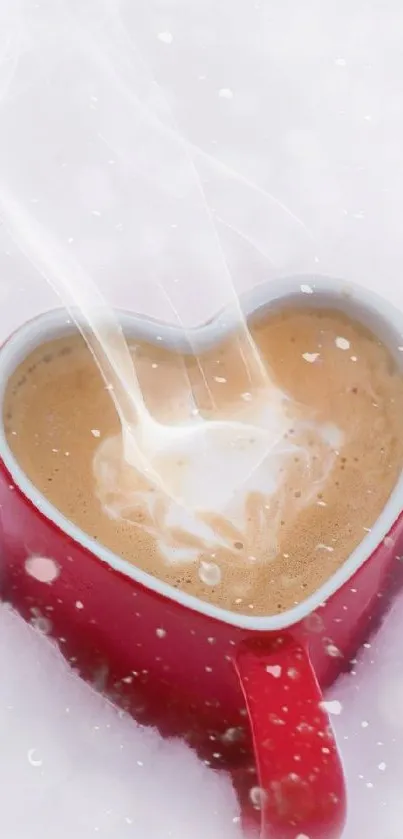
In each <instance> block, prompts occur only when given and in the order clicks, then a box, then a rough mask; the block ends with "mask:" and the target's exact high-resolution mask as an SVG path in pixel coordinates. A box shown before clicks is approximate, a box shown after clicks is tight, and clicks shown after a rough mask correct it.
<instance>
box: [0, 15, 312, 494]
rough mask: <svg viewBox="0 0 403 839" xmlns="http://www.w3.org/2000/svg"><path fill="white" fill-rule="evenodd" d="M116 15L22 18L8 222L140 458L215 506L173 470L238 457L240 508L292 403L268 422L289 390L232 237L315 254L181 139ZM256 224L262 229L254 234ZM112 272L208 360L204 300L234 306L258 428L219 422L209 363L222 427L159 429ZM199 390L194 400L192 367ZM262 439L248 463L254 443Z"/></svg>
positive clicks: (2, 191) (7, 123) (168, 482)
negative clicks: (232, 263) (58, 303)
mask: <svg viewBox="0 0 403 839" xmlns="http://www.w3.org/2000/svg"><path fill="white" fill-rule="evenodd" d="M103 12H104V15H105V16H104V17H103V18H102V16H101V18H100V21H99V22H98V26H97V27H94V26H93V21H92V20H89V19H88V20H87V18H86V11H85V7H83V8H82V7H81V6H80V8H78V7H77V8H76V7H75V5H74V4H72V6H68V4H66V7H65V8H64V11H63V15H61V14H60V10H58V16H57V18H55V19H54V20H52V18H51V17H50V16H49V14H48V15H47V18H46V23H47V25H46V27H43V26H41V12H40V10H38V14H37V15H35V16H33V17H32V18H29V17H26V18H25V19H24V24H23V29H21V28H20V27H21V26H22V24H21V21H20V20H19V18H18V15H16V18H15V22H16V37H15V39H12V38H11V39H10V43H9V45H8V49H9V50H11V52H12V58H13V61H12V63H11V65H10V63H8V64H7V72H4V73H3V77H0V81H1V82H2V89H3V102H2V106H1V112H0V113H1V125H0V128H1V131H0V161H1V160H5V161H7V167H5V166H3V165H2V164H1V163H0V207H1V213H2V218H3V222H4V223H5V224H6V226H7V228H8V229H9V231H10V233H11V235H12V237H13V239H14V241H15V243H16V244H17V246H18V247H19V248H20V250H21V251H22V252H23V253H24V254H25V255H26V257H27V258H28V259H29V261H30V262H31V264H32V265H34V266H35V267H36V268H37V270H38V272H39V273H40V274H41V275H42V276H43V277H44V278H45V279H46V280H47V282H48V283H49V284H50V285H51V286H52V287H53V288H54V289H55V290H56V291H57V293H58V294H59V295H60V297H61V299H62V301H63V303H64V305H65V306H66V307H67V309H68V310H69V311H70V314H71V316H72V317H73V318H74V319H75V320H76V323H77V325H78V327H79V329H80V330H81V331H82V333H83V334H84V337H85V339H86V341H87V343H88V345H89V347H90V349H91V351H92V353H93V355H94V358H95V360H96V362H97V364H98V365H99V368H100V370H101V372H102V375H103V376H104V379H105V381H106V383H107V385H108V387H109V388H110V392H111V397H112V398H113V400H114V402H115V405H116V408H117V411H118V414H119V417H120V421H121V426H122V433H123V440H124V450H125V457H126V460H127V461H128V462H129V463H130V464H131V465H132V466H134V467H135V468H136V469H137V470H139V471H140V472H143V473H144V474H145V475H147V477H148V478H149V479H150V480H151V481H152V482H153V483H154V484H155V485H157V486H158V487H159V488H160V489H161V490H162V491H163V492H165V493H167V494H168V495H169V496H172V497H173V498H174V499H175V501H177V502H178V503H180V504H182V505H188V506H190V507H191V508H197V509H205V508H206V506H207V507H208V504H209V503H211V487H209V485H208V482H202V484H201V485H200V486H202V488H203V493H204V496H203V497H202V495H201V489H200V486H198V485H196V484H195V483H194V482H193V483H192V482H190V483H189V481H187V482H186V481H185V483H184V485H183V487H182V486H180V485H179V484H178V481H177V480H176V476H175V474H174V470H172V463H173V462H174V461H175V459H177V458H178V457H179V456H181V455H183V454H184V455H185V457H187V456H188V452H189V451H191V450H193V451H198V452H201V451H204V453H205V455H206V462H210V463H211V462H212V461H214V459H217V457H219V454H220V452H221V450H222V448H223V447H224V448H225V447H227V448H228V447H230V448H231V459H230V461H228V462H231V464H232V471H231V472H230V474H229V475H228V485H227V487H226V488H224V487H221V495H220V498H219V499H218V504H219V507H220V508H224V507H225V505H226V504H227V503H228V501H229V500H230V497H232V495H233V494H234V492H235V491H236V489H237V487H239V486H241V485H243V484H244V483H245V482H247V481H248V479H249V477H250V476H251V475H252V474H253V473H254V471H255V470H256V469H258V468H259V466H260V465H261V463H262V462H263V461H265V460H266V459H267V456H268V454H269V453H270V451H271V450H272V449H273V448H275V447H276V446H277V445H278V443H279V441H281V438H282V434H283V432H284V430H285V427H286V422H287V420H286V417H285V414H284V413H282V411H281V410H279V409H278V406H277V407H276V409H275V410H274V409H273V410H274V413H273V414H272V415H270V411H266V412H265V421H264V422H263V423H262V420H261V416H262V410H261V406H262V394H263V395H265V396H266V400H267V405H268V406H269V408H270V410H271V406H272V405H273V384H272V382H271V381H270V379H269V376H268V373H267V371H266V370H265V368H264V365H263V364H262V361H261V358H260V354H259V352H258V350H257V348H256V346H255V344H254V342H253V340H252V338H251V335H250V333H249V330H248V326H247V324H246V322H245V319H244V317H243V314H242V311H241V308H240V304H239V299H238V295H237V293H236V290H235V288H234V284H233V282H232V278H231V273H230V270H229V266H228V262H227V256H226V254H225V253H224V251H223V248H222V246H221V240H220V236H219V232H218V231H219V228H218V226H217V225H220V226H221V229H222V226H223V225H224V226H225V227H226V228H230V229H231V231H232V232H233V233H236V234H237V235H238V236H240V237H242V238H243V239H245V240H246V241H247V242H248V243H249V245H252V246H253V247H254V248H256V249H257V250H258V251H260V252H261V253H263V254H264V255H265V256H266V257H267V258H268V259H269V261H270V263H271V264H274V265H278V266H280V265H281V262H282V260H283V258H284V247H285V246H284V232H285V230H286V229H287V228H288V226H291V228H292V230H293V234H294V235H293V239H294V240H295V241H298V242H299V244H301V240H302V243H303V249H304V250H308V251H309V250H310V249H311V247H312V241H311V238H310V235H309V233H308V231H306V229H305V228H304V226H303V224H302V223H301V222H300V221H299V220H298V219H297V218H296V217H295V216H293V214H292V213H291V212H290V211H289V210H287V208H285V207H282V205H280V204H279V202H277V201H276V200H275V199H274V198H273V197H272V196H270V195H268V194H267V193H265V192H263V191H262V190H260V189H258V188H257V187H255V186H254V185H253V184H251V183H249V182H248V181H247V180H245V178H242V177H241V176H238V175H237V174H236V173H235V172H234V171H232V170H231V169H229V168H228V167H225V166H223V165H222V164H221V163H220V162H219V161H217V160H214V159H213V158H211V157H210V156H209V155H207V154H206V153H205V152H203V151H202V150H201V149H199V148H197V147H195V145H194V144H192V143H189V142H187V141H186V140H185V139H184V138H183V137H182V136H181V134H180V131H179V130H178V128H177V126H176V123H175V119H174V116H173V114H172V111H171V109H170V107H169V105H168V103H167V101H166V99H165V97H164V95H163V92H162V90H161V88H160V87H159V86H158V85H156V83H155V80H154V78H153V75H152V73H151V72H150V70H149V69H148V67H147V66H146V64H145V62H144V61H143V59H142V57H141V56H140V55H139V53H138V51H137V50H136V48H135V46H134V45H133V43H132V42H129V40H128V38H127V33H126V32H125V29H124V26H123V24H122V22H121V20H120V18H119V15H118V14H117V12H116V9H114V8H113V5H111V4H109V3H107V2H106V3H105V4H104V6H103ZM10 66H11V67H12V72H11V73H10V69H9V68H10ZM3 70H5V68H3ZM44 78H46V85H45V86H44V84H43V82H44ZM45 90H46V93H45V92H44V91H45ZM38 114H41V115H42V116H41V118H40V119H38ZM24 124H26V126H27V128H28V126H29V134H30V137H31V145H30V147H29V149H28V151H27V148H26V144H25V135H26V132H24V130H23V126H24ZM212 201H213V202H214V212H213V211H212V209H211V202H212ZM251 210H253V215H252V214H251ZM112 211H113V215H114V217H115V218H116V217H117V216H118V217H120V219H121V221H120V222H118V223H117V224H112V223H111V213H112ZM251 218H255V219H257V218H259V219H260V221H259V224H258V225H255V231H254V232H253V231H252V229H251ZM279 220H280V221H279ZM256 229H258V230H259V237H258V239H257V238H256ZM266 233H269V234H270V235H266ZM267 242H269V244H270V247H269V250H270V252H268V250H267ZM288 242H289V237H287V243H288ZM111 274H112V275H113V276H114V277H116V282H117V283H119V282H122V281H123V282H124V283H125V285H126V287H127V286H128V284H129V283H130V284H131V285H132V287H133V308H136V300H135V297H136V288H137V285H136V283H137V282H138V281H139V280H140V281H141V282H143V283H144V284H145V285H146V286H147V293H148V294H149V295H150V296H151V295H153V294H155V295H157V296H158V297H159V299H160V300H163V301H164V303H165V309H166V312H167V319H169V320H170V321H171V322H173V323H174V324H175V325H177V326H180V328H181V330H182V332H183V335H184V337H185V339H186V343H187V346H188V348H189V350H190V351H192V352H194V353H196V355H197V350H198V349H199V347H198V345H197V343H196V342H195V339H194V332H193V331H192V329H191V328H190V327H189V312H191V311H192V308H193V311H195V307H194V303H193V302H192V300H193V298H194V297H195V292H196V291H197V299H198V301H201V302H200V303H198V305H200V306H201V307H203V312H205V314H206V315H207V314H209V315H211V314H215V313H216V312H217V311H220V310H221V309H222V308H223V307H225V309H224V311H225V314H224V315H222V316H221V318H220V320H219V326H220V328H221V330H222V334H225V333H226V332H227V331H228V330H229V329H231V330H235V331H236V334H237V336H238V338H237V340H238V365H237V368H238V372H239V370H240V369H242V370H244V372H245V376H246V379H247V382H248V393H250V394H251V399H250V404H249V408H250V410H249V412H248V420H247V422H246V421H245V419H244V418H243V417H235V416H225V417H220V418H219V419H212V415H214V413H215V410H216V407H217V406H216V404H215V400H214V396H213V392H212V389H211V387H210V383H209V381H208V377H207V374H206V372H205V370H204V367H203V356H202V355H200V356H197V358H198V362H197V363H198V365H199V370H200V374H201V376H202V378H203V379H204V382H205V385H206V389H207V391H208V393H209V397H210V405H209V410H208V416H206V417H202V416H198V415H195V414H192V416H191V417H190V418H189V420H188V421H187V422H186V423H185V424H184V425H183V426H181V427H170V428H164V427H163V426H161V424H160V423H157V422H156V420H155V419H154V418H153V417H152V416H151V415H150V414H149V412H148V408H147V405H146V404H145V402H144V399H143V395H142V392H141V388H140V386H139V382H138V379H137V374H136V369H135V365H133V363H132V359H131V357H130V354H129V352H128V348H127V345H126V341H125V337H124V335H123V333H122V330H121V327H120V324H119V321H118V318H117V316H116V313H115V309H114V306H113V302H112V300H110V299H107V298H106V296H105V294H104V292H103V285H104V283H105V277H107V278H109V279H110V276H111ZM200 290H202V291H201V292H200ZM197 319H198V320H200V316H199V313H197ZM156 337H157V338H158V336H156ZM183 381H184V385H186V387H187V388H188V391H190V384H189V381H188V378H187V373H186V369H185V366H184V367H183ZM228 386H229V387H230V386H231V382H228ZM276 398H277V397H276ZM190 401H191V400H190ZM275 401H276V399H274V402H275ZM267 418H268V419H267ZM251 432H253V440H254V444H253V446H251V447H249V449H248V452H247V455H246V454H245V449H244V445H243V442H244V440H245V439H246V438H248V439H250V438H251ZM197 440H198V441H199V442H198V443H197V442H196V441H197ZM179 483H180V482H179ZM192 487H194V489H195V490H197V492H196V491H195V492H193V494H192V491H191V489H192Z"/></svg>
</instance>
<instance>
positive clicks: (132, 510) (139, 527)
mask: <svg viewBox="0 0 403 839" xmlns="http://www.w3.org/2000/svg"><path fill="white" fill-rule="evenodd" d="M250 329H251V333H252V336H253V338H254V340H255V341H256V344H257V346H258V348H259V350H260V352H261V355H262V359H263V360H264V363H265V365H266V366H267V369H268V371H269V380H270V383H271V392H270V394H269V395H268V398H266V397H267V394H266V395H265V394H263V395H261V397H262V398H261V404H260V403H259V400H258V405H259V404H260V407H259V408H258V410H259V411H260V414H259V418H258V419H259V423H260V424H262V425H265V424H267V426H268V427H269V428H270V431H271V432H272V434H273V435H274V437H275V439H276V445H275V446H274V447H273V448H272V449H271V451H270V456H268V458H267V460H265V461H263V463H262V464H261V466H260V467H259V468H258V469H256V470H255V471H254V472H253V473H252V474H251V475H250V476H249V478H248V481H247V483H246V484H245V485H244V486H243V487H241V488H236V487H235V488H234V495H233V498H232V500H231V502H230V504H229V506H228V507H227V508H225V509H217V508H216V506H215V504H214V497H215V488H217V487H218V486H219V482H220V481H224V480H228V479H230V470H231V451H223V454H222V458H221V459H220V460H218V459H217V456H216V453H215V458H213V457H212V456H211V453H209V452H208V451H206V452H204V451H203V452H194V453H192V452H189V456H188V457H186V458H184V460H183V462H173V463H172V464H169V466H170V468H172V469H173V470H177V473H178V476H179V477H178V480H179V479H180V480H182V483H183V486H184V488H185V491H186V486H187V485H188V484H187V482H189V481H198V480H203V481H205V482H210V484H211V499H212V501H211V509H209V510H199V511H198V512H197V514H196V513H195V511H194V510H187V509H186V505H185V506H181V505H179V504H178V503H176V502H174V501H173V500H172V499H170V498H168V497H167V496H166V495H164V493H163V492H162V491H161V490H160V489H159V488H158V487H156V486H155V485H153V484H152V483H150V482H149V481H148V480H147V478H146V477H145V476H144V474H143V473H142V472H140V471H136V469H135V468H133V466H129V465H128V464H127V463H126V462H125V460H124V457H123V448H122V440H121V433H120V425H119V420H118V417H117V414H116V411H115V408H114V405H113V402H112V399H111V396H110V393H109V392H108V387H107V386H106V385H105V382H104V381H103V379H102V377H101V375H100V373H99V371H98V368H97V367H96V365H95V363H94V361H93V358H92V356H91V354H90V352H89V350H88V348H87V346H86V344H85V342H84V340H83V339H82V337H81V336H79V335H78V334H73V335H71V334H69V335H66V336H65V337H60V338H57V339H55V340H53V341H49V342H46V343H44V344H42V345H41V346H39V347H37V348H36V349H35V350H34V351H33V352H31V353H30V355H29V356H28V358H26V359H25V361H23V363H22V364H20V365H19V367H18V368H17V370H16V371H15V372H14V374H13V375H12V377H11V379H10V381H9V382H8V386H7V391H6V397H5V401H4V424H5V429H6V434H7V441H8V444H9V446H10V448H11V450H12V452H13V454H14V456H15V457H16V459H17V461H18V462H19V464H20V466H21V468H22V469H23V470H24V472H25V473H26V475H27V476H28V478H29V479H30V480H31V481H32V483H33V484H34V485H35V486H36V487H37V489H38V490H39V491H40V492H41V493H42V494H43V495H44V496H46V498H47V499H48V500H49V501H50V502H51V503H52V504H53V505H54V506H55V507H57V508H58V509H59V510H60V511H61V512H62V513H63V514H64V515H65V516H66V517H67V518H68V519H70V520H71V521H72V522H74V523H75V524H76V525H77V526H78V527H80V528H81V529H82V530H83V531H84V532H86V533H88V534H89V535H90V536H92V537H93V538H94V539H96V540H97V541H98V542H99V543H101V544H103V545H104V546H106V547H108V548H109V549H110V550H112V551H113V552H114V553H115V554H117V555H119V556H122V557H123V558H124V559H126V560H128V561H129V562H131V563H133V564H135V565H137V566H138V567H140V568H142V569H143V570H144V571H146V572H148V573H150V574H152V575H154V576H156V577H158V578H160V579H162V580H164V581H166V582H168V583H170V584H171V585H172V586H174V587H176V588H181V589H182V590H184V591H187V592H188V593H190V594H193V595H195V596H196V597H198V598H200V599H202V600H205V601H208V602H210V603H213V604H215V605H217V606H221V607H222V608H225V609H227V610H230V611H233V612H238V613H243V614H247V615H271V614H276V613H279V612H283V611H285V610H288V609H289V608H291V607H292V606H294V605H296V604H298V603H300V602H301V601H302V600H304V599H305V598H306V597H307V596H308V595H310V594H312V593H313V592H314V591H315V590H317V589H318V588H319V587H320V586H321V585H322V584H323V583H324V582H325V581H326V580H327V579H328V578H330V577H331V576H332V575H333V574H334V573H335V571H336V570H337V568H338V567H340V566H341V565H342V564H343V562H344V561H345V560H346V559H347V558H348V557H349V556H350V554H351V553H352V551H353V550H354V549H355V548H356V547H357V545H358V544H359V543H360V542H361V541H362V539H363V538H364V537H365V535H366V533H367V532H368V530H369V529H370V528H371V527H372V525H373V523H374V522H375V521H376V519H377V518H378V516H379V514H380V513H381V511H382V509H383V507H384V506H385V504H386V502H387V500H388V498H389V496H390V494H391V492H392V490H393V488H394V486H395V485H396V482H397V480H398V477H399V474H400V473H401V469H402V463H403V427H402V421H401V418H402V416H403V377H402V374H401V373H400V372H399V370H398V369H397V366H396V364H395V362H394V360H393V358H392V356H391V354H390V353H389V351H388V349H387V348H386V347H385V345H384V344H383V343H382V342H381V341H380V340H379V339H378V337H376V336H375V335H374V334H373V333H371V331H369V330H368V328H366V327H364V326H363V325H361V324H360V323H359V322H358V321H355V320H353V319H352V318H350V317H348V316H347V315H345V314H344V313H342V312H340V311H338V310H337V309H324V308H322V309H317V308H313V307H312V308H308V307H306V306H304V307H302V306H301V307H299V306H296V305H287V306H286V305H283V306H282V308H281V309H278V310H272V311H271V312H270V313H267V312H266V313H265V314H264V315H263V316H261V317H255V319H254V320H253V322H251V324H250ZM128 343H129V347H130V351H131V353H132V354H133V357H135V359H136V370H137V372H138V375H139V378H140V383H141V386H142V388H143V392H144V396H145V400H146V403H147V405H148V407H149V409H150V411H151V412H152V413H153V414H154V416H155V417H156V418H157V419H159V420H160V421H161V422H164V423H173V422H180V421H185V420H188V419H189V417H190V416H192V414H194V413H195V412H199V413H200V414H201V415H202V416H204V417H212V416H214V417H229V416H231V417H232V416H237V417H238V418H245V420H246V421H248V420H250V419H251V417H250V411H251V410H252V408H251V406H252V405H253V411H254V412H256V404H257V402H256V399H255V394H254V393H253V392H252V391H253V383H252V384H251V383H250V382H248V380H247V377H246V368H245V367H243V368H242V370H241V371H240V370H239V369H238V367H239V365H238V367H237V358H238V352H239V342H238V341H237V340H236V339H235V337H234V336H233V337H231V336H230V337H227V338H226V339H225V340H224V341H223V343H222V344H221V345H220V346H216V347H214V348H213V349H211V350H208V351H206V352H205V353H204V357H203V365H200V364H199V363H198V358H197V357H196V356H194V355H187V354H184V353H182V354H181V353H178V352H175V351H173V350H172V349H169V350H168V349H166V348H164V347H162V346H160V345H158V343H157V344H148V343H143V342H139V341H137V340H131V339H130V336H128ZM254 419H256V416H254ZM252 442H253V441H251V443H252ZM243 444H245V445H246V444H247V441H243ZM220 457H221V456H220ZM181 476H183V477H181Z"/></svg>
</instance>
